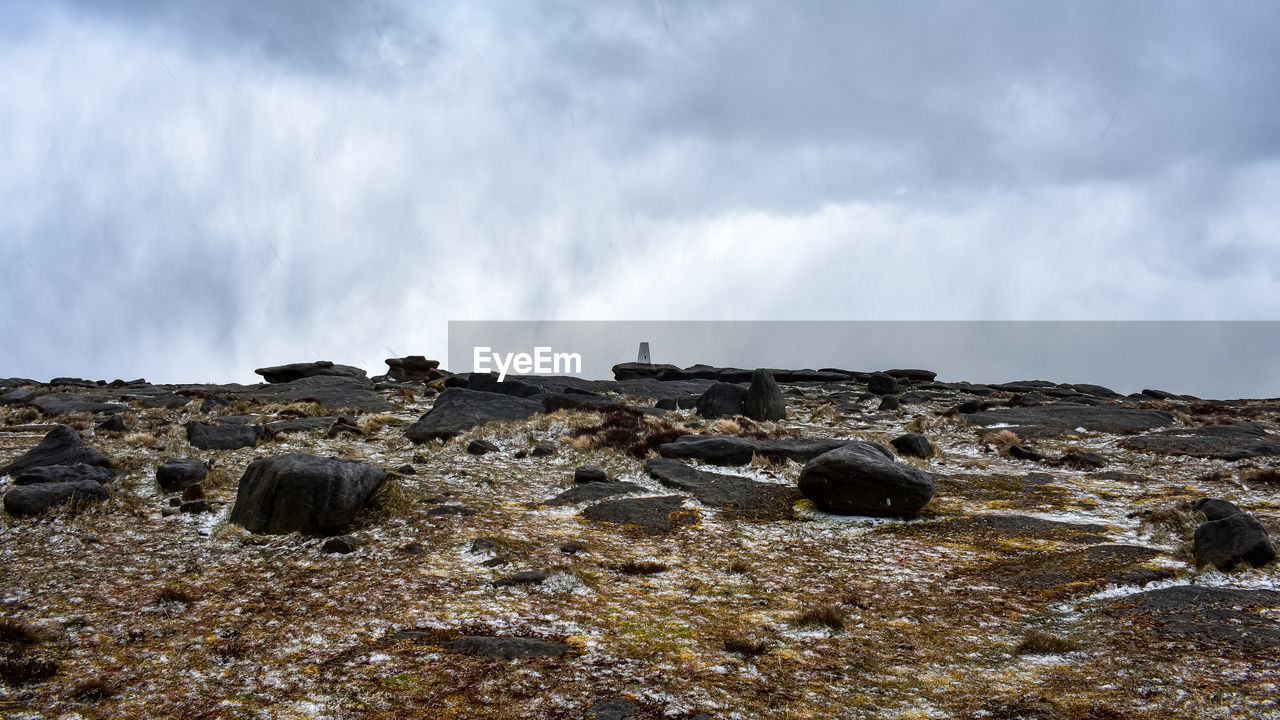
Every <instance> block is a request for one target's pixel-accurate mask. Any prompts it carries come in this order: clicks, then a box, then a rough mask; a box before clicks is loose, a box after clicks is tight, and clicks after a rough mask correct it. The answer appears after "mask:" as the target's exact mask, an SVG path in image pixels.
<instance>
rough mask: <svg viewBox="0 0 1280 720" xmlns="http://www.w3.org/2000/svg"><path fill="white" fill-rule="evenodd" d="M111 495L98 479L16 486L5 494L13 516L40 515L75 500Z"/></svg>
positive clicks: (100, 498) (5, 505) (7, 508)
mask: <svg viewBox="0 0 1280 720" xmlns="http://www.w3.org/2000/svg"><path fill="white" fill-rule="evenodd" d="M109 497H111V495H110V493H108V492H107V491H106V488H104V487H102V483H100V482H97V481H96V480H75V481H72V482H51V483H39V484H36V485H23V486H21V487H15V488H13V489H12V490H10V491H9V492H7V493H5V496H4V510H5V512H7V513H9V514H10V515H12V516H13V517H25V516H28V515H38V514H40V513H42V512H44V511H45V510H48V509H49V508H51V507H55V506H57V505H65V504H67V503H69V502H71V501H73V500H81V501H100V500H106V499H108V498H109Z"/></svg>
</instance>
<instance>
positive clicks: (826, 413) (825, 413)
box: [809, 403, 844, 425]
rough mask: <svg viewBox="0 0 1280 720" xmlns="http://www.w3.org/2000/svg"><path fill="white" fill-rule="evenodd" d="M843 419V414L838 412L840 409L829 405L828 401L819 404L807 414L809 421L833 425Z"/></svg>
mask: <svg viewBox="0 0 1280 720" xmlns="http://www.w3.org/2000/svg"><path fill="white" fill-rule="evenodd" d="M843 419H844V416H843V415H841V414H840V411H839V410H837V409H836V406H835V405H831V404H830V403H828V404H826V405H821V406H819V407H818V408H816V409H815V410H814V411H813V412H812V413H810V414H809V421H810V422H815V423H826V424H828V425H834V424H835V423H838V422H840V421H841V420H843Z"/></svg>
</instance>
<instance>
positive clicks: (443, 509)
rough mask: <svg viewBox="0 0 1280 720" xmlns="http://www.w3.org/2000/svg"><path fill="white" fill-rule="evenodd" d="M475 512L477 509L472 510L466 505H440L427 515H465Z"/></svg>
mask: <svg viewBox="0 0 1280 720" xmlns="http://www.w3.org/2000/svg"><path fill="white" fill-rule="evenodd" d="M475 514H476V511H475V510H472V509H471V508H469V507H466V506H465V505H439V506H436V507H433V508H431V509H430V510H428V511H427V515H428V516H430V517H440V516H443V515H460V516H464V517H465V516H470V515H475Z"/></svg>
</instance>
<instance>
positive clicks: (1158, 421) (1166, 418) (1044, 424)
mask: <svg viewBox="0 0 1280 720" xmlns="http://www.w3.org/2000/svg"><path fill="white" fill-rule="evenodd" d="M969 422H972V423H973V424H974V425H981V426H983V427H989V426H992V425H999V426H1001V427H1008V428H1009V429H1010V430H1011V431H1013V432H1014V433H1017V434H1018V435H1019V436H1021V437H1033V436H1039V437H1044V436H1052V435H1061V434H1063V433H1069V432H1075V431H1076V428H1084V429H1085V430H1088V431H1094V432H1105V433H1130V432H1137V431H1139V430H1148V429H1150V428H1155V427H1164V426H1168V425H1172V424H1173V416H1172V415H1170V414H1169V413H1167V412H1164V411H1163V410H1137V409H1134V408H1123V407H1116V406H1114V405H1080V404H1077V403H1052V404H1049V405H1037V406H1035V407H1017V408H1008V409H1000V410H985V411H981V412H975V413H972V414H970V415H969Z"/></svg>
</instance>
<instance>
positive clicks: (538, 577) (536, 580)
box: [493, 570, 547, 587]
mask: <svg viewBox="0 0 1280 720" xmlns="http://www.w3.org/2000/svg"><path fill="white" fill-rule="evenodd" d="M546 579H547V574H546V573H544V572H542V571H541V570H521V571H520V572H517V573H512V574H510V575H507V576H506V577H500V578H498V579H497V580H494V581H493V586H494V587H515V586H517V585H541V584H542V581H543V580H546Z"/></svg>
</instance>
